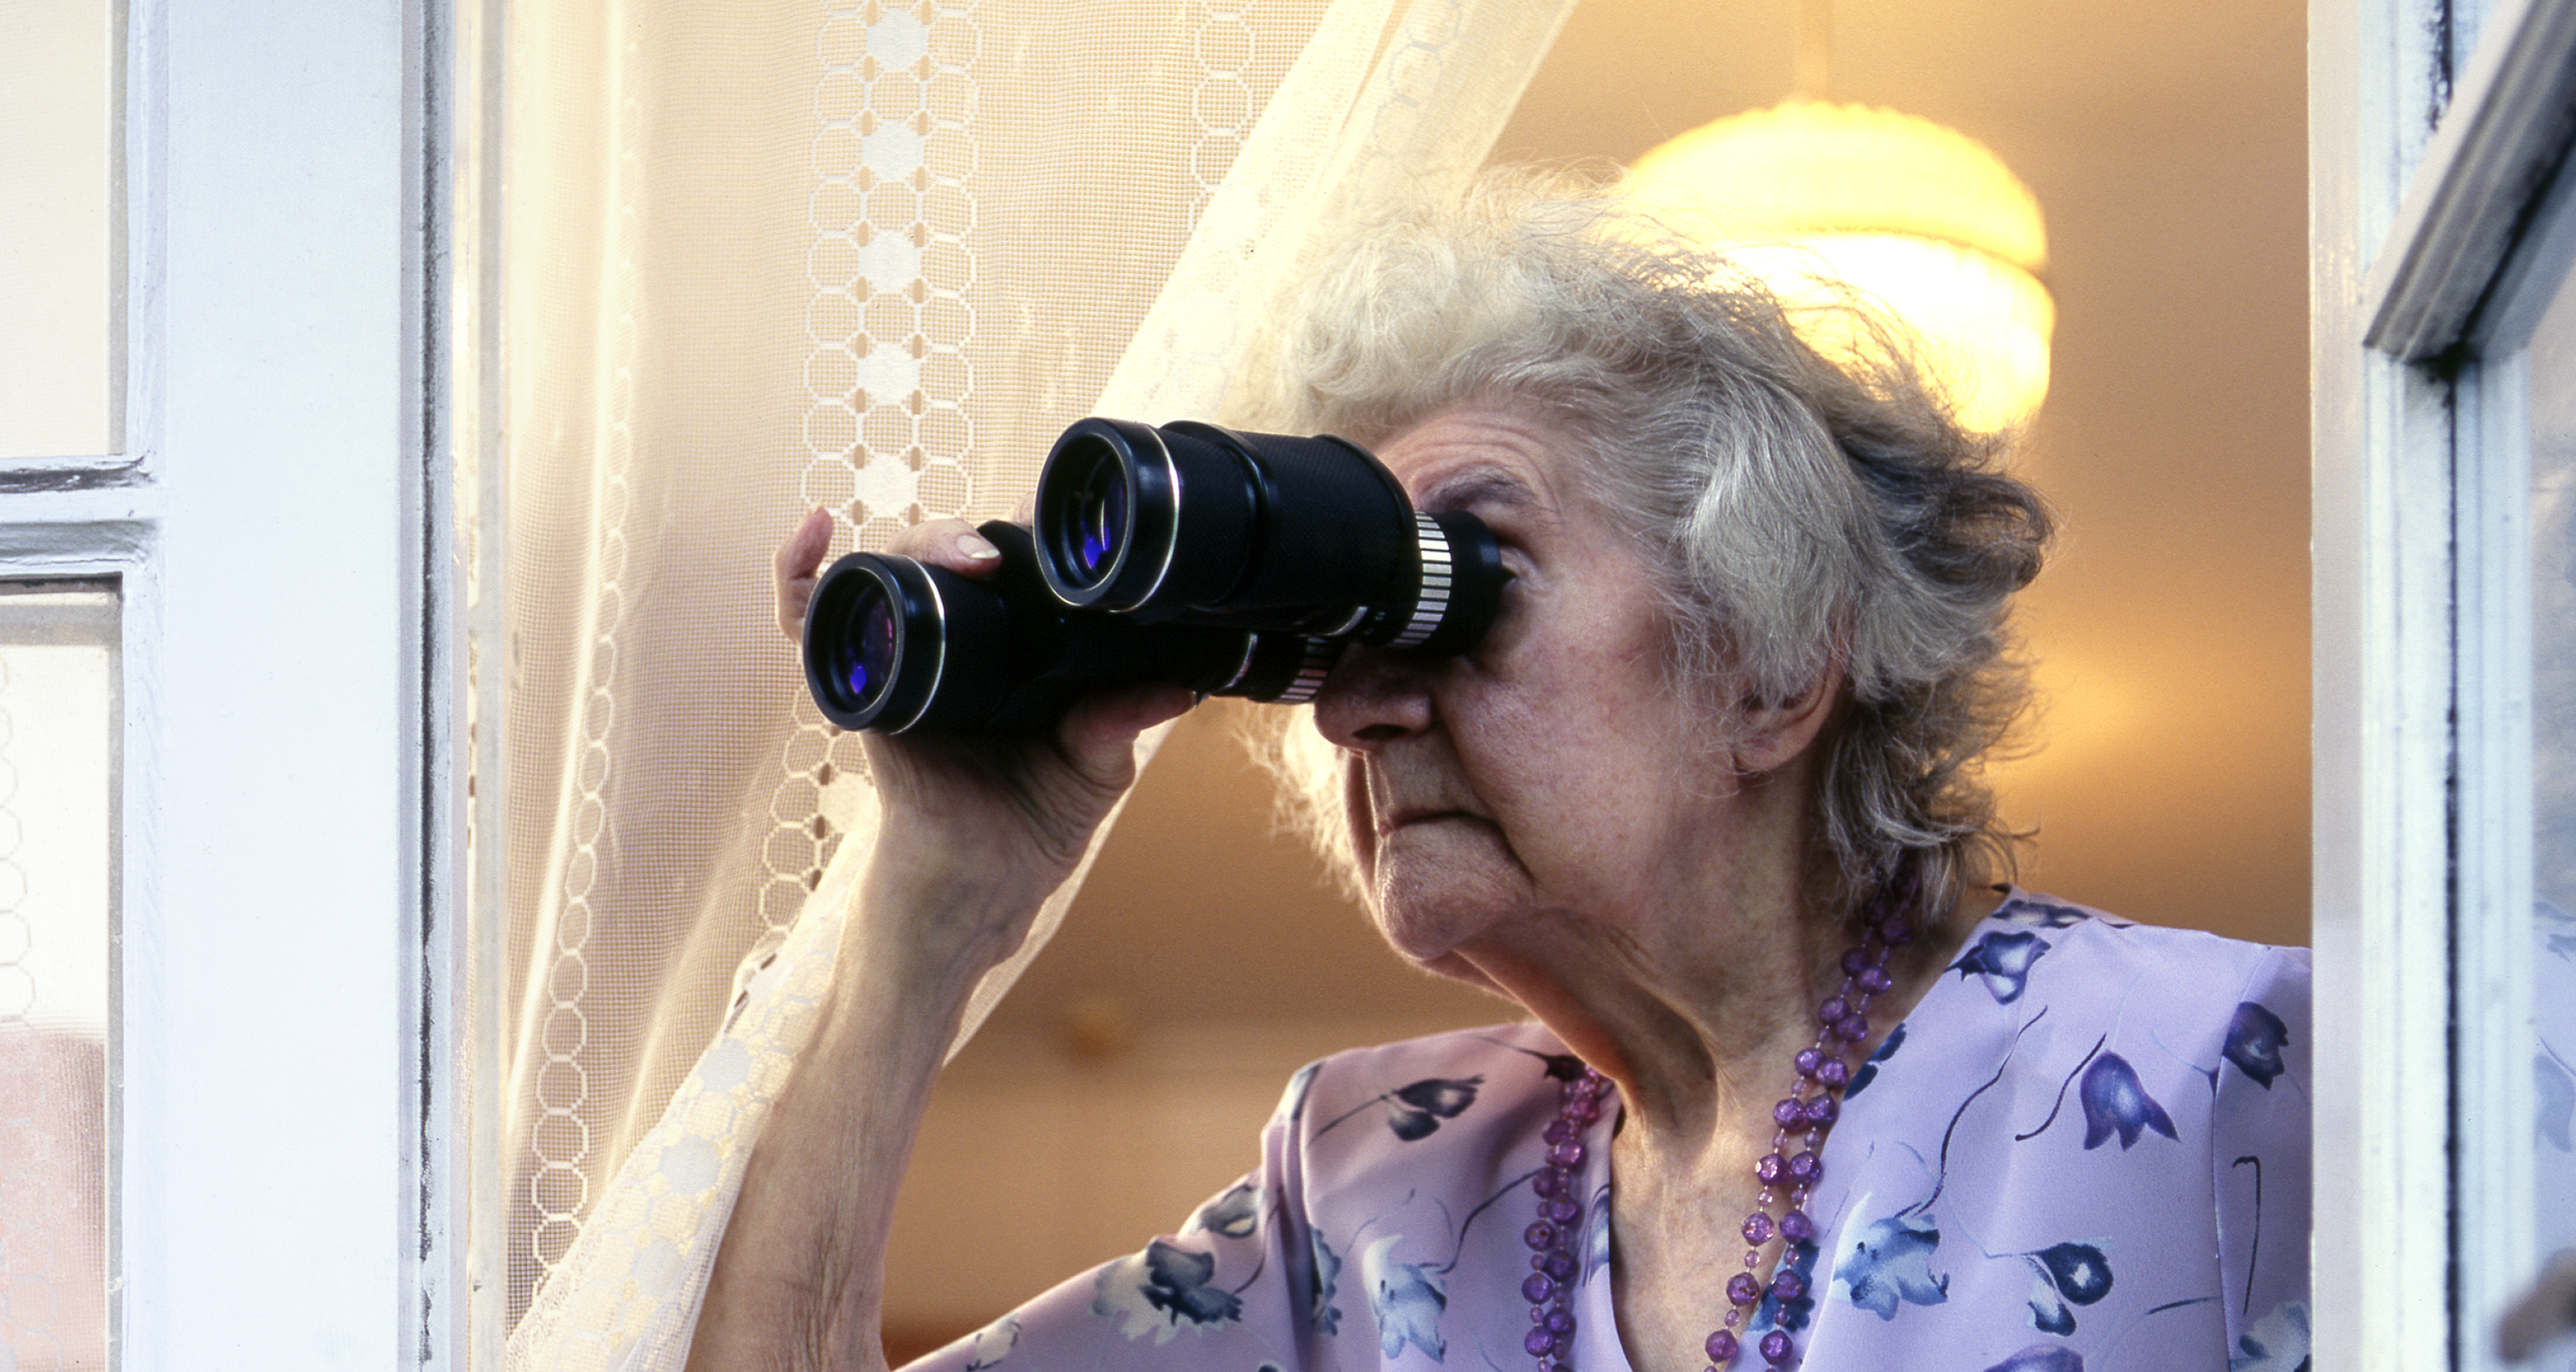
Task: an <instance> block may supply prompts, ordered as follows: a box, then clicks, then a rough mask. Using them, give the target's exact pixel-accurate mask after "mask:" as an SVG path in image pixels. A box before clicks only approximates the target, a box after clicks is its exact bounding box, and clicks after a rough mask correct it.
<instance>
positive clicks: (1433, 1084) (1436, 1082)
mask: <svg viewBox="0 0 2576 1372" xmlns="http://www.w3.org/2000/svg"><path fill="white" fill-rule="evenodd" d="M1484 1083H1485V1079H1484V1078H1483V1077H1469V1078H1467V1079H1466V1080H1465V1081H1448V1080H1445V1079H1443V1078H1440V1077H1431V1078H1428V1079H1426V1080H1423V1081H1417V1082H1415V1083H1413V1084H1412V1085H1411V1086H1402V1087H1398V1088H1396V1090H1395V1091H1394V1093H1393V1094H1392V1096H1391V1097H1390V1098H1389V1099H1388V1100H1387V1102H1386V1116H1387V1118H1386V1124H1387V1127H1388V1128H1390V1129H1392V1130H1394V1131H1395V1136H1396V1137H1397V1138H1400V1139H1402V1140H1404V1141H1405V1142H1407V1143H1411V1142H1413V1141H1414V1140H1416V1139H1420V1138H1426V1137H1428V1136H1429V1135H1430V1133H1431V1131H1432V1130H1434V1129H1437V1128H1439V1127H1440V1121H1442V1120H1454V1119H1456V1118H1458V1116H1459V1115H1460V1114H1461V1113H1463V1112H1465V1110H1466V1109H1467V1107H1468V1106H1470V1105H1473V1104H1475V1103H1476V1088H1477V1087H1479V1086H1482V1085H1484Z"/></svg>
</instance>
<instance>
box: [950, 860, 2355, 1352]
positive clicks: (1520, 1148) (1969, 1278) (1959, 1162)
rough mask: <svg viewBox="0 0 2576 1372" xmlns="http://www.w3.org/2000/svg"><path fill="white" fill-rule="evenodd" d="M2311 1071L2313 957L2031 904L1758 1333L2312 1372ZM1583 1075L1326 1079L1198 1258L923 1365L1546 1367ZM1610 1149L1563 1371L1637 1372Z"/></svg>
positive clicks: (1186, 1250) (1389, 1064) (1501, 1044)
mask: <svg viewBox="0 0 2576 1372" xmlns="http://www.w3.org/2000/svg"><path fill="white" fill-rule="evenodd" d="M2308 1048H2309V1045H2308V962H2307V954H2306V953H2305V952H2304V951H2303V950H2296V949H2276V948H2266V947H2260V946H2257V945H2253V944H2245V943H2237V942H2232V941H2229V940H2226V939H2221V938H2217V937H2215V936H2212V935H2209V934H2202V933H2191V932H2185V931H2181V930H2173V929H2159V928H2152V927H2148V926H2145V925H2133V924H2129V923H2126V922H2124V921H2121V920H2117V919H2112V918H2109V917H2107V916H2103V915H2101V914H2099V913H2097V912H2095V911H2091V910H2086V909H2083V908H2081V907H2078V906H2073V905H2068V904H2064V903H2062V902H2059V901H2057V900H2054V899H2050V898H2048V897H2043V896H2034V895H2028V894H2024V893H2022V892H2019V891H2014V892H2012V893H2011V894H2010V895H2009V898H2008V899H2006V900H2005V902H2004V904H2003V905H2002V906H2001V907H2000V908H1999V909H1997V910H1996V912H1995V913H1994V914H1993V915H1992V916H1991V917H1989V918H1988V919H1987V920H1986V921H1985V922H1983V923H1982V924H1981V925H1979V926H1978V927H1977V928H1976V929H1975V930H1973V931H1972V932H1971V933H1970V935H1969V937H1968V939H1967V941H1966V943H1965V944H1964V945H1963V946H1962V948H1961V951H1960V953H1959V956H1958V958H1957V960H1956V961H1955V962H1953V963H1952V964H1951V966H1950V968H1949V970H1948V972H1947V973H1946V974H1945V975H1943V976H1942V977H1941V979H1940V980H1939V982H1938V983H1937V984H1936V986H1935V987H1934V988H1933V989H1932V990H1931V991H1929V992H1927V993H1926V994H1925V996H1924V998H1923V1000H1922V1001H1921V1003H1920V1004H1918V1005H1917V1006H1916V1007H1915V1009H1914V1012H1913V1014H1912V1015H1910V1016H1909V1017H1908V1018H1907V1019H1906V1020H1905V1022H1904V1023H1903V1024H1901V1025H1899V1026H1898V1027H1897V1028H1896V1029H1895V1030H1894V1031H1893V1032H1892V1033H1890V1034H1889V1035H1888V1037H1887V1039H1886V1041H1885V1042H1884V1044H1883V1045H1882V1046H1881V1047H1880V1048H1879V1049H1878V1051H1877V1052H1876V1053H1875V1054H1874V1055H1873V1056H1872V1057H1871V1058H1870V1060H1869V1061H1868V1063H1866V1064H1865V1065H1864V1066H1862V1067H1861V1069H1860V1070H1859V1071H1858V1072H1857V1073H1855V1074H1854V1078H1853V1081H1852V1083H1851V1085H1850V1087H1849V1090H1848V1094H1847V1096H1846V1098H1845V1102H1844V1109H1843V1112H1842V1117H1841V1121H1840V1123H1838V1124H1837V1125H1836V1126H1835V1128H1834V1130H1833V1132H1832V1133H1831V1135H1829V1136H1828V1138H1827V1140H1826V1143H1825V1148H1824V1153H1823V1158H1824V1176H1823V1179H1822V1181H1821V1183H1820V1184H1819V1185H1818V1186H1817V1188H1816V1189H1815V1191H1814V1193H1813V1194H1812V1196H1811V1197H1810V1204H1809V1206H1808V1211H1809V1213H1810V1214H1811V1215H1812V1216H1813V1217H1814V1219H1815V1221H1816V1228H1817V1233H1816V1238H1815V1239H1814V1241H1812V1242H1810V1243H1806V1244H1801V1245H1797V1246H1796V1247H1797V1251H1796V1252H1794V1253H1793V1255H1792V1258H1791V1260H1792V1261H1793V1262H1794V1263H1795V1264H1797V1265H1798V1266H1799V1267H1800V1268H1802V1269H1803V1270H1804V1271H1805V1273H1806V1275H1807V1278H1808V1280H1807V1283H1806V1289H1807V1292H1808V1294H1807V1295H1805V1296H1802V1297H1800V1298H1799V1299H1796V1300H1793V1301H1790V1302H1788V1303H1787V1304H1786V1305H1785V1306H1783V1305H1781V1304H1779V1303H1778V1302H1776V1301H1774V1300H1772V1299H1770V1298H1768V1297H1766V1298H1765V1302H1764V1306H1763V1308H1762V1310H1761V1311H1760V1312H1759V1313H1758V1315H1757V1316H1756V1317H1755V1320H1754V1322H1753V1331H1754V1333H1755V1334H1757V1335H1758V1334H1759V1333H1761V1332H1762V1331H1764V1330H1766V1329H1769V1328H1771V1327H1773V1326H1774V1325H1775V1324H1777V1325H1779V1326H1782V1327H1785V1328H1787V1329H1789V1330H1790V1331H1791V1332H1792V1333H1793V1334H1794V1335H1795V1336H1796V1338H1797V1344H1798V1350H1799V1354H1800V1365H1801V1366H1803V1367H1805V1368H1806V1369H1808V1370H1809V1372H1845V1370H1846V1369H1852V1370H1855V1372H1856V1370H1859V1369H1869V1370H1870V1372H1876V1370H1877V1369H1885V1368H1908V1369H1918V1370H1920V1372H1940V1370H1943V1369H1959V1370H1960V1372H2147V1370H2148V1369H2213V1370H2214V1369H2222V1368H2224V1369H2230V1370H2231V1372H2296V1370H2297V1369H2300V1368H2303V1367H2305V1366H2306V1365H2307V1361H2308V1316H2307V1299H2308V1292H2307V1286H2308V1268H2307V1254H2308V1098H2307V1093H2308V1081H2309V1071H2308V1062H2309V1058H2308ZM1579 1069H1580V1064H1579V1063H1577V1062H1576V1060H1575V1059H1574V1058H1572V1057H1571V1056H1569V1055H1568V1054H1567V1053H1566V1051H1565V1049H1564V1047H1563V1046H1562V1045H1561V1044H1559V1043H1558V1042H1557V1041H1556V1039H1555V1038H1554V1037H1553V1036H1551V1035H1549V1034H1548V1033H1547V1032H1546V1031H1545V1030H1544V1029H1541V1028H1538V1027H1536V1026H1533V1025H1511V1026H1505V1027H1499V1028H1494V1029H1488V1030H1481V1031H1470V1032H1464V1033H1454V1034H1444V1035H1440V1036H1437V1037H1433V1038H1427V1039H1418V1040H1414V1041H1412V1042H1407V1043H1397V1044H1390V1045H1387V1046H1385V1047H1380V1048H1372V1049H1365V1050H1361V1051H1357V1052H1351V1053H1343V1054H1339V1055H1337V1056H1334V1057H1331V1058H1327V1059H1325V1060H1324V1061H1322V1062H1319V1063H1316V1064H1314V1065H1312V1066H1309V1067H1307V1068H1305V1069H1304V1070H1303V1071H1300V1072H1299V1073H1298V1074H1297V1075H1296V1077H1295V1078H1294V1079H1292V1080H1291V1081H1290V1082H1289V1084H1288V1090H1287V1093H1286V1095H1285V1097H1284V1098H1283V1099H1282V1100H1281V1101H1280V1104H1279V1109H1278V1112H1277V1113H1276V1114H1275V1115H1274V1116H1273V1117H1272V1119H1271V1121H1270V1124H1269V1126H1268V1128H1267V1130H1266V1131H1265V1134H1264V1138H1263V1147H1262V1162H1261V1166H1260V1167H1259V1168H1258V1169H1257V1170H1255V1171H1254V1172H1252V1173H1251V1174H1250V1175H1248V1176H1246V1177H1245V1178H1244V1179H1243V1180H1242V1181H1240V1182H1238V1183H1236V1184H1235V1185H1234V1186H1233V1187H1232V1188H1230V1189H1228V1190H1226V1191H1225V1192H1224V1193H1222V1194H1220V1195H1218V1196H1217V1197H1215V1198H1214V1199H1212V1200H1210V1201H1209V1202H1207V1204H1206V1205H1205V1206H1203V1207H1201V1209H1200V1210H1199V1211H1198V1213H1197V1214H1196V1215H1195V1216H1193V1217H1192V1218H1191V1219H1190V1221H1189V1223H1188V1224H1187V1225H1185V1226H1184V1227H1183V1228H1182V1229H1181V1231H1180V1232H1179V1233H1178V1234H1175V1235H1171V1236H1168V1237H1165V1238H1160V1239H1156V1240H1154V1241H1153V1242H1152V1243H1149V1244H1147V1245H1146V1247H1145V1249H1144V1251H1142V1252H1140V1253H1137V1254H1135V1255H1133V1256H1131V1257H1127V1258H1122V1259H1120V1260H1118V1261H1115V1262H1112V1263H1109V1264H1108V1265H1106V1266H1104V1267H1102V1268H1100V1269H1098V1270H1097V1271H1095V1272H1092V1273H1090V1274H1088V1275H1085V1276H1082V1277H1078V1278H1075V1279H1074V1280H1072V1281H1069V1282H1066V1283H1065V1284H1063V1285H1061V1286H1059V1287H1057V1288H1056V1289H1054V1290H1053V1291H1050V1292H1048V1293H1046V1294H1045V1295H1043V1296H1040V1297H1039V1298H1038V1299H1037V1300H1035V1301H1033V1302H1031V1303H1030V1304H1029V1305H1027V1306H1026V1307H1024V1308H1022V1309H1021V1310H1019V1311H1017V1312H1015V1313H1014V1314H1012V1315H1010V1316H1008V1317H1006V1318H1004V1319H1002V1320H1000V1321H998V1322H997V1323H995V1324H994V1325H992V1326H991V1327H989V1328H987V1329H985V1330H983V1331H982V1332H980V1333H978V1334H975V1335H973V1336H971V1337H969V1338H966V1339H963V1340H960V1341H959V1342H957V1343H955V1344H952V1345H950V1346H949V1347H948V1348H946V1349H943V1350H941V1351H940V1352H938V1353H934V1354H932V1355H930V1356H929V1357H928V1358H926V1359H924V1360H923V1361H922V1362H921V1363H919V1364H917V1365H916V1366H918V1367H920V1368H922V1369H925V1372H982V1369H986V1368H994V1367H1002V1368H1005V1369H1007V1372H1096V1370H1098V1369H1121V1370H1122V1372H1125V1370H1127V1369H1134V1370H1135V1372H1156V1370H1157V1369H1164V1368H1171V1369H1184V1368H1186V1369H1192V1372H1369V1369H1372V1368H1383V1369H1384V1372H1435V1369H1443V1368H1445V1369H1453V1370H1457V1369H1465V1370H1467V1372H1531V1369H1532V1366H1533V1363H1532V1359H1531V1357H1530V1356H1529V1354H1528V1353H1526V1352H1525V1351H1523V1349H1522V1346H1521V1345H1522V1341H1523V1339H1524V1338H1525V1337H1526V1335H1527V1333H1528V1330H1529V1327H1530V1310H1529V1305H1528V1303H1527V1302H1526V1301H1525V1300H1524V1299H1523V1297H1522V1295H1521V1290H1520V1288H1521V1284H1522V1281H1523V1279H1524V1278H1525V1277H1526V1276H1527V1275H1528V1272H1529V1265H1530V1264H1529V1257H1530V1255H1529V1252H1528V1250H1527V1248H1526V1247H1525V1246H1524V1243H1523V1230H1524V1229H1526V1228H1527V1227H1528V1225H1529V1224H1530V1222H1531V1220H1532V1219H1533V1218H1534V1217H1535V1213H1536V1205H1537V1198H1536V1197H1535V1196H1534V1195H1533V1194H1532V1193H1531V1190H1530V1185H1529V1183H1530V1179H1531V1177H1532V1176H1534V1175H1535V1174H1537V1173H1538V1171H1539V1170H1540V1169H1541V1166H1542V1156H1543V1153H1544V1151H1545V1145H1544V1144H1543V1143H1542V1142H1541V1141H1540V1137H1539V1135H1540V1131H1541V1129H1543V1128H1544V1127H1545V1126H1546V1124H1547V1123H1548V1121H1550V1120H1551V1119H1553V1118H1554V1117H1555V1114H1556V1109H1557V1102H1558V1099H1559V1083H1560V1082H1561V1081H1562V1080H1564V1079H1565V1078H1568V1077H1570V1076H1572V1075H1574V1074H1575V1073H1576V1072H1577V1071H1579ZM1613 1115H1614V1116H1615V1112H1613ZM1614 1127H1615V1118H1605V1119H1603V1121H1602V1122H1601V1123H1599V1124H1597V1125H1595V1126H1593V1130H1592V1142H1593V1143H1594V1144H1595V1145H1596V1146H1594V1147H1592V1148H1590V1149H1589V1150H1587V1151H1588V1155H1589V1156H1588V1158H1587V1160H1586V1162H1585V1169H1586V1170H1585V1173H1584V1177H1583V1185H1582V1188H1581V1199H1582V1200H1583V1202H1584V1213H1583V1217H1582V1219H1581V1220H1580V1221H1578V1222H1579V1223H1581V1224H1583V1225H1584V1226H1585V1231H1584V1232H1585V1234H1586V1238H1587V1241H1586V1242H1585V1243H1584V1245H1583V1249H1582V1251H1583V1252H1584V1253H1585V1254H1586V1255H1587V1256H1586V1259H1585V1261H1584V1264H1583V1269H1582V1271H1581V1273H1580V1274H1579V1275H1578V1276H1577V1277H1576V1278H1575V1279H1574V1280H1575V1281H1576V1282H1577V1283H1578V1284H1579V1287H1578V1291H1577V1294H1576V1298H1575V1314H1576V1318H1577V1320H1578V1325H1577V1328H1576V1331H1575V1343H1574V1347H1573V1349H1572V1352H1571V1354H1570V1356H1569V1361H1570V1362H1571V1363H1572V1366H1573V1372H1630V1369H1629V1364H1628V1359H1627V1355H1626V1352H1625V1350H1624V1349H1623V1348H1622V1347H1621V1345H1620V1342H1619V1338H1618V1333H1617V1329H1616V1326H1615V1322H1614V1318H1613V1315H1612V1310H1611V1282H1610V1280H1609V1274H1608V1271H1607V1268H1608V1266H1609V1263H1610V1232H1609V1212H1610V1206H1609V1188H1610V1184H1611V1179H1610V1173H1609V1166H1608V1157H1609V1150H1608V1149H1607V1148H1606V1147H1604V1146H1599V1145H1603V1144H1606V1143H1607V1141H1608V1139H1609V1135H1610V1131H1611V1130H1612V1129H1613V1128H1614ZM1729 1275H1730V1273H1729V1272H1724V1271H1712V1272H1711V1273H1710V1274H1709V1301H1708V1308H1709V1309H1710V1310H1711V1311H1712V1312H1717V1313H1722V1312H1723V1311H1724V1309H1725V1296H1724V1294H1723V1292H1722V1291H1721V1289H1720V1288H1721V1284H1722V1283H1723V1282H1724V1281H1725V1279H1726V1278H1727V1277H1728V1276H1729ZM1766 1275H1767V1274H1766ZM1712 1318H1713V1319H1714V1315H1713V1316H1712ZM1746 1342H1747V1343H1748V1344H1749V1343H1751V1342H1752V1340H1751V1339H1747V1340H1746ZM1762 1365H1763V1364H1762V1362H1761V1360H1760V1358H1759V1357H1758V1356H1757V1355H1756V1354H1754V1353H1753V1352H1752V1351H1751V1350H1750V1349H1749V1348H1748V1349H1747V1351H1746V1352H1744V1353H1743V1354H1741V1355H1739V1356H1738V1359H1737V1361H1736V1367H1737V1368H1738V1369H1740V1370H1744V1372H1749V1370H1750V1369H1758V1368H1760V1367H1761V1366H1762Z"/></svg>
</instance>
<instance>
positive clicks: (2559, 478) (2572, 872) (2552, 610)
mask: <svg viewBox="0 0 2576 1372" xmlns="http://www.w3.org/2000/svg"><path fill="white" fill-rule="evenodd" d="M2528 376H2529V392H2528V400H2527V405H2528V411H2529V414H2530V417H2531V449H2530V452H2531V473H2530V481H2531V486H2530V501H2529V504H2528V506H2527V517H2528V525H2527V527H2528V529H2529V531H2530V539H2531V734H2532V750H2531V770H2532V792H2531V822H2532V832H2531V892H2532V899H2533V909H2534V912H2535V919H2534V930H2533V935H2534V940H2535V943H2536V947H2535V949H2534V956H2533V959H2532V966H2533V976H2532V1002H2531V1004H2532V1027H2533V1033H2534V1043H2533V1049H2532V1060H2531V1070H2532V1086H2533V1091H2534V1095H2535V1103H2536V1105H2537V1110H2538V1123H2537V1128H2536V1130H2535V1132H2534V1136H2533V1145H2532V1146H2533V1147H2534V1149H2535V1150H2536V1154H2537V1155H2536V1157H2535V1159H2534V1170H2533V1187H2534V1190H2535V1191H2536V1193H2537V1194H2536V1195H2535V1196H2534V1197H2533V1201H2534V1204H2533V1205H2532V1214H2533V1215H2534V1217H2535V1222H2536V1227H2537V1233H2536V1235H2535V1238H2536V1239H2537V1246H2538V1254H2537V1255H2536V1256H2546V1255H2549V1254H2554V1253H2558V1252H2562V1251H2565V1250H2568V1249H2570V1248H2576V289H2568V288H2567V287H2566V286H2565V285H2563V284H2562V286H2561V287H2560V289H2559V292H2558V296H2557V298H2556V299H2555V300H2554V301H2552V302H2551V304H2550V306H2549V309H2548V311H2547V313H2546V314H2544V315H2543V316H2542V317H2541V321H2540V324H2539V327H2538V328H2537V329H2536V330H2535V331H2534V333H2533V335H2532V339H2531V344H2530V351H2529V354H2528ZM2538 1365H2540V1366H2543V1367H2549V1368H2567V1367H2571V1366H2576V1350H2571V1349H2570V1348H2569V1347H2568V1346H2566V1345H2565V1344H2563V1343H2562V1344H2561V1345H2559V1346H2557V1347H2554V1348H2552V1349H2551V1350H2550V1351H2549V1352H2548V1353H2547V1354H2545V1355H2544V1356H2543V1357H2541V1358H2540V1359H2539V1360H2538Z"/></svg>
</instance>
